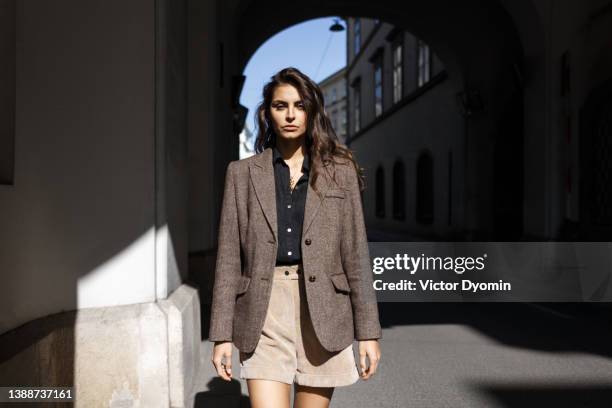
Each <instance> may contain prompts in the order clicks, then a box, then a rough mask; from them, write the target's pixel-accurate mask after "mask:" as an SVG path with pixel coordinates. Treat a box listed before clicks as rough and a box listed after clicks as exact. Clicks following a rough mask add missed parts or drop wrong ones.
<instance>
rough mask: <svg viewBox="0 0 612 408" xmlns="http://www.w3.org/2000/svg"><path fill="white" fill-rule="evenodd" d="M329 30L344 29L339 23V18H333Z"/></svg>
mask: <svg viewBox="0 0 612 408" xmlns="http://www.w3.org/2000/svg"><path fill="white" fill-rule="evenodd" d="M329 31H333V32H338V31H344V26H343V25H342V24H340V19H339V18H334V24H332V25H331V27H329Z"/></svg>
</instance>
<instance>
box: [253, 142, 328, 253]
mask: <svg viewBox="0 0 612 408" xmlns="http://www.w3.org/2000/svg"><path fill="white" fill-rule="evenodd" d="M249 174H250V178H251V182H252V183H253V188H254V189H255V194H256V195H257V200H258V201H259V204H260V205H261V209H262V211H263V213H264V216H265V218H266V221H267V222H268V226H269V227H270V230H271V231H272V234H273V235H274V239H275V240H276V241H277V242H278V221H277V217H276V184H275V179H274V167H273V164H272V148H271V147H268V148H266V149H265V150H264V151H263V152H261V153H260V154H259V155H258V157H256V158H255V159H254V160H253V161H252V162H251V165H250V166H249ZM316 186H317V189H318V190H319V192H320V193H321V195H322V196H323V197H324V196H325V191H326V190H327V188H328V183H327V182H326V178H325V175H324V174H319V177H318V180H317V182H316ZM321 203H322V200H321V198H319V195H318V194H317V193H316V191H315V190H314V189H313V188H312V186H311V185H310V181H309V183H308V192H307V194H306V203H305V206H304V224H303V226H302V235H304V234H306V232H308V229H309V228H310V226H311V225H312V221H313V220H314V219H315V217H316V215H317V213H318V211H319V209H320V208H321Z"/></svg>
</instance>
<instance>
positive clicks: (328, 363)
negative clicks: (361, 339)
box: [240, 264, 359, 387]
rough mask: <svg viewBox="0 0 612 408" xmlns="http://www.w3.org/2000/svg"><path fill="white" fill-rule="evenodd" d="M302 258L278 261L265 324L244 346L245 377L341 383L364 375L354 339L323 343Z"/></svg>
mask: <svg viewBox="0 0 612 408" xmlns="http://www.w3.org/2000/svg"><path fill="white" fill-rule="evenodd" d="M303 276H304V273H303V271H302V265H301V264H295V265H290V266H276V267H274V279H273V281H272V294H271V297H270V304H269V306H268V311H267V314H266V319H265V322H264V326H263V329H262V332H261V336H260V338H259V342H258V343H257V347H255V350H253V351H252V352H251V353H244V352H240V378H243V379H247V378H253V379H268V380H275V381H281V382H284V383H287V384H292V383H293V382H295V383H297V384H300V385H305V386H311V387H339V386H344V385H350V384H353V383H355V382H357V380H358V379H359V372H358V371H357V364H356V361H355V356H354V355H353V345H352V344H351V345H349V346H348V347H347V348H345V349H344V350H341V351H336V352H329V351H327V350H325V348H323V346H322V345H321V343H319V340H318V339H317V336H316V334H315V332H314V329H313V327H312V321H311V320H310V313H309V312H308V305H307V304H306V291H305V287H304V278H303Z"/></svg>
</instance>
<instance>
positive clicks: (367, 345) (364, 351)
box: [359, 339, 380, 380]
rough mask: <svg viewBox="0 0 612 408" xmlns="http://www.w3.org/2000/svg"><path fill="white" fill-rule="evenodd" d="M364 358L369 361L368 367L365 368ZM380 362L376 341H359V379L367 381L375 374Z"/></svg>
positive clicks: (378, 347)
mask: <svg viewBox="0 0 612 408" xmlns="http://www.w3.org/2000/svg"><path fill="white" fill-rule="evenodd" d="M366 356H367V357H368V359H369V360H370V366H369V367H367V368H366ZM379 361H380V346H379V344H378V340H376V339H374V340H361V341H359V365H360V366H361V378H362V379H363V380H367V379H368V378H370V377H371V376H372V375H374V373H375V372H376V368H377V367H378V362H379Z"/></svg>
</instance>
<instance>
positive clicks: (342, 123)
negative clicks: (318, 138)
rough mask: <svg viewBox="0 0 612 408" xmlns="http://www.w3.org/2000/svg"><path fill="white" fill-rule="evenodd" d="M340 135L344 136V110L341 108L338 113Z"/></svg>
mask: <svg viewBox="0 0 612 408" xmlns="http://www.w3.org/2000/svg"><path fill="white" fill-rule="evenodd" d="M340 116H341V118H340V134H341V135H342V136H344V135H346V108H342V110H341V111H340Z"/></svg>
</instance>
